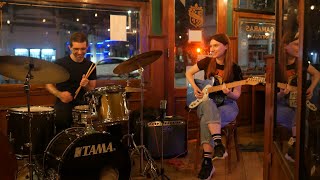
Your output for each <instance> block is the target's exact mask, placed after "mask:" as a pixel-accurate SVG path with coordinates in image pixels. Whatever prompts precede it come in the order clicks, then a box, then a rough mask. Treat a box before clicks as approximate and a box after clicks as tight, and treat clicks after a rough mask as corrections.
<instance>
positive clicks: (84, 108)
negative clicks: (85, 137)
mask: <svg viewBox="0 0 320 180" xmlns="http://www.w3.org/2000/svg"><path fill="white" fill-rule="evenodd" d="M89 115H90V111H89V105H80V106H75V107H74V108H73V109H72V117H73V123H74V124H75V125H82V124H87V118H88V117H89Z"/></svg>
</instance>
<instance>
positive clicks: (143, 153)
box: [123, 67, 158, 179]
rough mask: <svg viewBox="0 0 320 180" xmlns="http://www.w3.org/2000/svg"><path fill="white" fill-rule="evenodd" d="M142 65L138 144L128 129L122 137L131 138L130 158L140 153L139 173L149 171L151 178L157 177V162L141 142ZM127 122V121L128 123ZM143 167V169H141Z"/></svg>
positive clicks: (142, 126)
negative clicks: (144, 161) (145, 162)
mask: <svg viewBox="0 0 320 180" xmlns="http://www.w3.org/2000/svg"><path fill="white" fill-rule="evenodd" d="M143 71H144V69H143V67H140V68H139V75H140V81H141V83H140V88H141V96H140V98H141V99H140V100H141V106H140V121H139V122H138V123H140V145H138V146H137V145H136V143H135V142H134V138H133V136H134V134H130V131H128V134H127V135H125V136H124V137H123V138H125V137H129V140H128V141H130V140H131V142H132V144H133V150H132V151H131V154H130V157H131V158H132V157H133V155H135V154H139V155H140V173H141V175H142V176H146V174H147V173H148V172H149V171H150V174H151V176H152V178H154V179H155V178H157V177H158V171H157V169H158V168H157V164H156V162H155V161H154V160H153V159H152V157H151V155H150V153H149V152H148V150H147V148H146V147H145V146H144V144H143V130H144V129H143V128H144V125H145V123H144V119H143V105H144V102H143V99H144V96H143V90H144V78H143ZM128 124H129V123H128ZM144 157H145V159H146V161H147V164H146V166H145V167H144V166H143V164H144V163H143V160H144ZM143 167H144V170H143Z"/></svg>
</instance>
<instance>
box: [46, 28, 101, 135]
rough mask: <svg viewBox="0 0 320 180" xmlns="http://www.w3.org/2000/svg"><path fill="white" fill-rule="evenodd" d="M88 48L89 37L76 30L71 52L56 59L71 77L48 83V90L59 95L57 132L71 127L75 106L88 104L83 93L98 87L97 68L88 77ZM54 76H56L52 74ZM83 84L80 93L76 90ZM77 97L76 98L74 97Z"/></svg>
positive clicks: (55, 107)
mask: <svg viewBox="0 0 320 180" xmlns="http://www.w3.org/2000/svg"><path fill="white" fill-rule="evenodd" d="M87 48H88V38H87V36H86V35H85V34H84V33H81V32H75V33H73V34H72V35H71V37H70V45H69V49H70V52H71V54H70V55H68V56H66V57H63V58H61V59H58V60H56V62H55V63H56V64H58V65H60V66H62V67H64V68H65V69H66V70H67V71H68V72H69V74H70V78H69V79H68V80H67V81H65V82H62V83H57V84H56V85H54V84H47V85H46V88H47V90H48V91H49V92H50V93H51V94H53V95H54V96H56V97H57V100H56V103H55V105H54V109H55V112H56V118H55V122H56V133H59V132H60V131H63V130H64V129H66V128H69V127H71V124H72V109H73V107H74V106H77V105H83V104H86V102H85V99H84V98H83V95H84V94H85V92H86V91H91V90H93V89H94V88H95V87H96V79H97V75H96V69H95V68H94V70H93V71H92V73H91V74H90V75H89V76H88V77H86V74H87V72H89V71H88V70H89V69H91V68H92V67H93V66H91V65H92V62H91V61H90V60H88V59H86V58H85V54H86V52H87ZM52 76H54V75H53V74H52ZM79 86H81V89H80V91H79V93H78V94H77V96H76V97H75V95H76V91H77V89H78V88H79ZM74 97H75V98H74Z"/></svg>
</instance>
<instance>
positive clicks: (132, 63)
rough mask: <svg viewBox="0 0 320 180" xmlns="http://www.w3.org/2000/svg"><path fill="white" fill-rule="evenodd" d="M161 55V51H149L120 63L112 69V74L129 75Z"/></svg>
mask: <svg viewBox="0 0 320 180" xmlns="http://www.w3.org/2000/svg"><path fill="white" fill-rule="evenodd" d="M161 55H162V51H149V52H145V53H142V54H139V55H136V56H133V57H132V58H130V59H128V60H127V61H124V62H122V63H120V64H119V65H118V66H117V67H116V68H114V70H113V73H115V74H125V73H130V72H132V71H134V70H137V69H139V68H140V67H145V66H147V65H149V64H151V63H153V62H154V61H156V60H157V59H159V58H160V56H161Z"/></svg>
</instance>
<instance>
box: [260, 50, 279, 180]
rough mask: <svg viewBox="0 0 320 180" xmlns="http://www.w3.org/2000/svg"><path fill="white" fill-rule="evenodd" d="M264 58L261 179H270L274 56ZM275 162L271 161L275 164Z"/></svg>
mask: <svg viewBox="0 0 320 180" xmlns="http://www.w3.org/2000/svg"><path fill="white" fill-rule="evenodd" d="M265 59H266V65H267V66H266V85H265V86H266V87H265V89H266V91H265V92H266V95H265V97H266V100H265V117H264V159H263V164H264V165H263V179H266V180H267V179H270V172H271V169H270V167H271V160H272V158H273V156H272V152H271V151H272V149H271V148H272V144H273V127H274V123H273V122H274V98H275V97H274V96H275V95H274V90H275V83H274V82H275V59H274V56H272V55H268V56H265ZM275 163H276V162H273V164H275Z"/></svg>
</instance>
